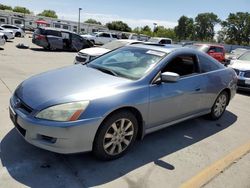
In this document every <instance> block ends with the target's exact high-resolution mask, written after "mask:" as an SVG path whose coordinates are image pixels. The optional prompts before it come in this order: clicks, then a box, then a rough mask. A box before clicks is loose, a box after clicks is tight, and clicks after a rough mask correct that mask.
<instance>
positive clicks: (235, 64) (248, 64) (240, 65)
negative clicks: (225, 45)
mask: <svg viewBox="0 0 250 188" xmlns="http://www.w3.org/2000/svg"><path fill="white" fill-rule="evenodd" d="M230 67H232V68H233V69H238V70H242V71H246V70H250V61H241V60H234V61H232V64H231V65H230Z"/></svg>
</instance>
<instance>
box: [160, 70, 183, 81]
mask: <svg viewBox="0 0 250 188" xmlns="http://www.w3.org/2000/svg"><path fill="white" fill-rule="evenodd" d="M179 79H180V75H179V74H177V73H174V72H164V73H162V74H161V81H162V82H178V80H179Z"/></svg>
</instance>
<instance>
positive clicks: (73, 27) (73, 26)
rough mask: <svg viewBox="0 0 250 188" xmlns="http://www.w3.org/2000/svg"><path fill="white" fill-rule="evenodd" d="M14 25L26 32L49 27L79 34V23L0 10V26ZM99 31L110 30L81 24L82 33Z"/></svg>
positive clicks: (95, 25)
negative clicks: (40, 27) (39, 27)
mask: <svg viewBox="0 0 250 188" xmlns="http://www.w3.org/2000/svg"><path fill="white" fill-rule="evenodd" d="M1 24H12V25H17V26H19V27H22V28H23V29H25V30H34V29H35V28H37V27H38V26H47V27H55V28H62V29H67V30H70V31H73V32H77V27H78V22H76V21H70V20H61V19H56V18H49V17H44V16H36V15H34V14H23V13H17V12H12V11H6V10H0V25H1ZM97 31H108V28H107V27H105V26H102V25H97V24H88V23H80V33H82V34H83V33H93V32H97Z"/></svg>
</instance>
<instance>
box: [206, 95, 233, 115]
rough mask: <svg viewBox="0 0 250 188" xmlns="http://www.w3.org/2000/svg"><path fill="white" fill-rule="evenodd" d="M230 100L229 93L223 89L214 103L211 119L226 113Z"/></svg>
mask: <svg viewBox="0 0 250 188" xmlns="http://www.w3.org/2000/svg"><path fill="white" fill-rule="evenodd" d="M228 101H229V95H228V93H227V92H226V91H222V92H221V93H220V94H219V96H218V97H217V98H216V100H215V102H214V105H213V107H212V109H211V112H210V114H209V118H210V119H211V120H217V119H219V118H220V117H221V116H222V115H223V114H224V112H225V110H226V107H227V104H228Z"/></svg>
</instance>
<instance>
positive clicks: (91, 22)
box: [84, 18, 102, 25]
mask: <svg viewBox="0 0 250 188" xmlns="http://www.w3.org/2000/svg"><path fill="white" fill-rule="evenodd" d="M84 23H89V24H97V25H102V23H101V22H98V21H96V20H95V19H92V18H90V19H87V20H86V21H85V22H84Z"/></svg>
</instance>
